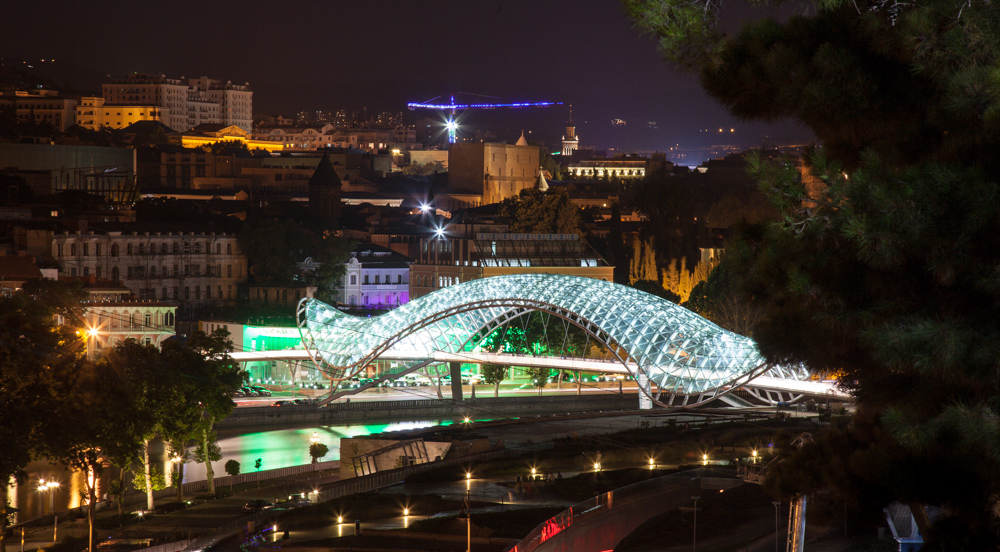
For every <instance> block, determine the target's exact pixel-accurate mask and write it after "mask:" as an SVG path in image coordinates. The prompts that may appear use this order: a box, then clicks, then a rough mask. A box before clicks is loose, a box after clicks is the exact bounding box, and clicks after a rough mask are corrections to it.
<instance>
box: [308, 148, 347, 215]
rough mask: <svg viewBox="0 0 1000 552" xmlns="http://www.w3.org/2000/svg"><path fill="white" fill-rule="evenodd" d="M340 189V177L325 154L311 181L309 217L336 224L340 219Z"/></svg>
mask: <svg viewBox="0 0 1000 552" xmlns="http://www.w3.org/2000/svg"><path fill="white" fill-rule="evenodd" d="M340 189H341V183H340V177H339V176H337V171H336V170H334V168H333V163H331V162H330V158H329V157H327V155H326V153H324V154H323V158H322V159H320V160H319V164H318V165H316V171H315V172H314V173H313V175H312V177H311V178H310V179H309V215H310V216H311V217H312V218H313V219H316V220H322V221H326V222H330V223H334V224H335V223H336V221H337V220H338V219H340Z"/></svg>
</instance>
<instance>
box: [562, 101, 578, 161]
mask: <svg viewBox="0 0 1000 552" xmlns="http://www.w3.org/2000/svg"><path fill="white" fill-rule="evenodd" d="M578 147H580V138H578V137H577V135H576V126H575V125H574V124H573V106H572V105H571V106H569V121H566V134H564V135H563V139H562V154H563V155H565V156H567V157H569V156H571V155H573V152H574V151H576V149H577V148H578Z"/></svg>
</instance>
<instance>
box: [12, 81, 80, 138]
mask: <svg viewBox="0 0 1000 552" xmlns="http://www.w3.org/2000/svg"><path fill="white" fill-rule="evenodd" d="M76 105H77V101H76V100H75V99H73V98H63V97H60V96H59V92H57V91H55V90H17V91H12V92H3V93H2V94H0V108H4V107H8V108H13V109H14V114H15V116H16V117H17V120H18V121H21V122H23V121H27V120H29V119H33V120H34V121H35V122H36V123H39V124H49V125H52V128H53V129H55V130H56V131H58V132H63V131H64V130H66V129H67V128H69V127H71V126H73V125H74V124H76Z"/></svg>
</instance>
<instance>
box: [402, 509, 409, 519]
mask: <svg viewBox="0 0 1000 552" xmlns="http://www.w3.org/2000/svg"><path fill="white" fill-rule="evenodd" d="M408 515H410V509H409V508H403V517H406V516H408Z"/></svg>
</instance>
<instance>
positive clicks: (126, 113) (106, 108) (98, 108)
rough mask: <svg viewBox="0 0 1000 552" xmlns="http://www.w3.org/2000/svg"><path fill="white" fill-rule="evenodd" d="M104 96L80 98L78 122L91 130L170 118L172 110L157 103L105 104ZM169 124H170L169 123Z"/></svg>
mask: <svg viewBox="0 0 1000 552" xmlns="http://www.w3.org/2000/svg"><path fill="white" fill-rule="evenodd" d="M104 103H105V100H104V98H98V97H92V96H87V97H83V98H80V104H79V105H77V106H76V124H78V125H80V126H82V127H83V128H86V129H90V130H100V129H101V128H102V127H108V128H114V129H118V128H125V127H127V126H129V125H131V124H132V123H137V122H139V121H161V122H164V123H166V121H167V120H169V119H170V110H169V109H167V108H165V107H159V106H156V105H104ZM167 126H169V125H167Z"/></svg>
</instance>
